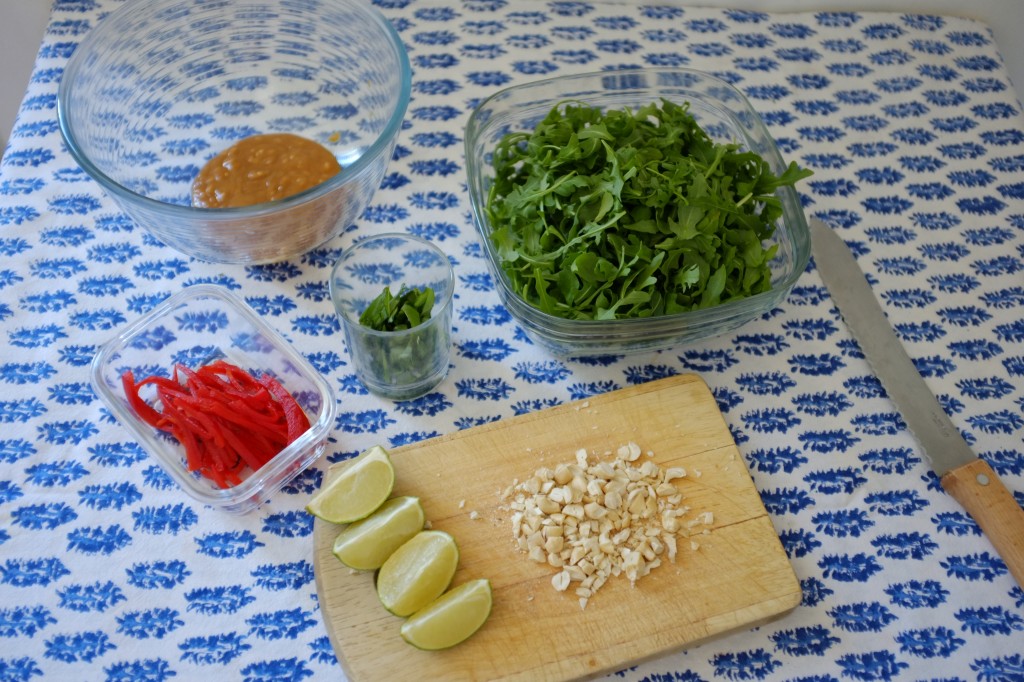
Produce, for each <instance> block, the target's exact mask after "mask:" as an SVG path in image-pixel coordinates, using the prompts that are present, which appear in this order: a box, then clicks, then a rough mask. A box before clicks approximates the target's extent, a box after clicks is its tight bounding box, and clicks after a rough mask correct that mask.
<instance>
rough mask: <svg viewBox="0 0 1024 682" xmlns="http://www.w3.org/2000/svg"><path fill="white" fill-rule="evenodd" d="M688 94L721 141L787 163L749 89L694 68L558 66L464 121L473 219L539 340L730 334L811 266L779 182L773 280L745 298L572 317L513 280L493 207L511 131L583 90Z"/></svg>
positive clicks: (776, 165) (560, 347)
mask: <svg viewBox="0 0 1024 682" xmlns="http://www.w3.org/2000/svg"><path fill="white" fill-rule="evenodd" d="M662 98H664V99H667V100H669V101H672V102H675V103H677V104H682V103H683V102H688V103H689V106H690V109H689V110H690V113H691V114H692V115H693V116H694V118H695V119H696V120H697V123H698V124H699V125H700V126H701V127H702V128H703V129H704V130H705V132H707V133H708V134H709V135H710V136H711V137H712V138H713V139H714V140H715V141H716V142H721V143H738V144H739V145H740V146H741V147H742V148H744V149H747V150H750V151H753V152H756V153H757V154H759V155H760V156H761V157H762V158H764V159H765V160H766V161H767V162H768V164H769V165H770V166H771V168H772V170H773V171H774V172H775V173H776V174H781V173H782V171H783V170H785V168H786V164H785V163H784V162H783V160H782V156H781V154H780V153H779V149H778V146H777V145H776V144H775V141H774V140H773V139H772V137H771V135H770V134H769V132H768V130H767V128H766V127H765V125H764V122H763V121H762V120H761V118H760V116H758V114H757V112H756V111H755V110H754V109H753V107H752V106H751V105H750V102H749V101H748V100H747V99H746V97H744V95H743V94H742V93H741V92H740V91H739V90H737V89H736V88H734V87H733V86H732V85H730V84H729V83H726V82H725V81H723V80H721V79H719V78H717V77H715V76H712V75H710V74H707V73H703V72H700V71H695V70H691V69H678V68H674V69H627V70H618V71H602V72H595V73H584V74H577V75H569V76H560V77H557V78H550V79H546V80H539V81H534V82H531V83H526V84H524V85H517V86H513V87H510V88H507V89H505V90H502V91H500V92H498V93H496V94H494V95H493V96H491V97H490V98H488V99H486V100H484V101H483V102H481V103H480V104H479V105H478V106H477V107H476V109H475V110H474V111H473V113H472V114H471V116H470V118H469V121H468V123H467V125H466V136H465V153H466V173H467V176H468V181H469V195H470V202H471V205H472V212H473V217H474V224H475V226H476V229H477V232H478V233H479V236H480V239H481V242H482V243H483V247H484V251H485V253H486V257H487V260H488V265H489V267H490V271H491V274H492V275H493V277H494V282H495V288H496V289H497V292H498V296H499V298H500V299H501V301H502V303H503V304H504V305H505V306H506V307H507V308H508V310H509V312H510V313H511V314H512V316H513V317H514V318H515V319H516V321H517V322H518V323H519V325H520V326H521V327H522V328H523V330H524V331H525V332H526V334H527V335H528V336H529V337H530V339H531V340H533V341H534V342H535V343H537V344H538V345H540V346H541V347H544V348H546V349H547V350H549V351H551V352H552V353H555V354H558V355H563V356H588V355H591V356H592V355H628V354H634V353H640V352H649V351H655V350H663V349H666V348H671V347H673V346H676V345H682V344H688V343H693V342H696V341H699V340H701V339H705V338H708V337H711V336H716V335H719V334H723V333H725V332H728V331H731V330H733V329H736V328H738V327H740V326H741V325H743V324H746V323H747V322H749V321H750V320H752V319H754V318H757V317H760V316H761V315H764V314H765V313H767V312H768V311H770V310H772V308H774V307H775V306H776V305H777V304H778V303H779V302H780V301H781V300H782V299H784V298H785V297H786V296H787V295H788V293H789V291H790V289H792V287H793V285H794V284H795V283H796V281H797V279H798V278H799V277H800V275H801V273H803V271H804V269H805V268H806V266H807V261H808V259H809V256H810V244H811V242H810V236H809V234H808V228H807V220H806V218H805V216H804V212H803V208H802V206H801V203H800V198H799V196H798V195H797V192H796V191H795V190H794V189H793V187H783V188H781V189H779V190H778V191H777V192H776V196H777V197H778V199H779V200H780V202H781V203H782V207H783V217H782V219H781V220H779V221H778V222H777V223H776V226H775V232H774V234H773V236H772V237H771V239H770V241H769V242H767V243H765V244H764V246H765V247H766V248H770V247H772V246H774V247H776V248H777V252H776V254H775V257H774V259H773V260H772V261H771V264H770V267H771V285H772V286H771V289H770V290H769V291H765V292H763V293H759V294H756V295H753V296H750V297H748V298H743V299H737V300H731V301H727V302H724V303H720V304H718V305H716V306H713V307H708V308H702V309H699V310H693V311H688V312H683V313H678V314H672V315H663V316H659V317H647V318H637V319H619V320H571V319H566V318H561V317H557V316H554V315H550V314H548V313H545V312H543V311H541V310H540V309H538V308H536V307H534V306H533V305H531V304H530V303H528V302H527V301H526V300H524V299H523V298H522V297H521V296H520V295H519V294H518V293H517V292H516V290H515V289H514V287H513V286H512V283H511V281H510V279H509V277H508V275H507V274H506V273H505V271H504V269H503V268H502V263H501V258H500V256H499V254H498V251H497V248H496V247H495V245H494V243H493V241H492V239H491V233H492V231H493V230H494V229H495V226H493V225H491V224H490V223H489V221H488V216H487V210H486V207H487V199H488V193H489V191H490V187H491V185H492V184H493V180H494V168H493V166H492V164H491V159H492V155H493V153H494V150H495V148H496V147H497V145H498V143H499V142H500V141H501V140H502V138H504V137H505V135H507V134H509V133H513V132H529V131H532V130H533V129H534V128H535V127H536V125H537V124H538V123H539V122H540V121H541V120H542V119H543V118H544V117H545V116H546V115H547V114H548V112H549V111H550V110H551V109H552V108H553V107H554V106H556V105H557V104H559V103H560V102H564V101H566V100H577V101H581V102H586V103H589V104H591V105H595V106H598V107H600V108H602V109H604V110H608V109H622V108H627V109H630V110H633V109H636V108H639V107H641V106H644V105H647V104H650V103H652V102H660V100H661V99H662Z"/></svg>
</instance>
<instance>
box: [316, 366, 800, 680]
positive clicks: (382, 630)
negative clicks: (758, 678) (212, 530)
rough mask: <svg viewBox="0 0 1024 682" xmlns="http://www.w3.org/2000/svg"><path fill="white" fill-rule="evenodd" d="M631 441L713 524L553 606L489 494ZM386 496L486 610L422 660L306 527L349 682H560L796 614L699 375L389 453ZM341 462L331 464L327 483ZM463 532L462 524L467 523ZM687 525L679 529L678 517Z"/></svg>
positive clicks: (746, 478)
mask: <svg viewBox="0 0 1024 682" xmlns="http://www.w3.org/2000/svg"><path fill="white" fill-rule="evenodd" d="M630 441H633V442H635V443H637V444H638V445H639V446H640V447H641V448H642V450H643V451H644V452H645V453H648V452H649V453H651V454H650V455H648V454H644V455H642V456H641V460H638V463H639V462H640V461H642V459H644V458H647V457H650V458H652V459H654V460H655V461H656V462H657V463H658V464H659V465H660V466H662V467H668V466H682V467H685V468H686V470H687V472H688V475H687V477H686V478H683V479H677V480H676V481H675V484H676V486H677V487H678V488H679V489H680V490H681V491H682V493H683V495H684V504H686V505H687V506H689V507H690V509H691V510H692V511H691V513H690V515H691V516H696V515H699V514H701V513H703V512H711V513H712V514H713V515H714V522H713V524H712V525H711V526H710V527H708V530H707V532H706V533H704V534H698V535H695V536H694V537H693V538H692V542H693V544H694V546H695V547H696V548H695V549H694V548H691V539H684V538H682V537H680V539H679V556H678V557H677V559H676V561H675V563H667V562H666V563H665V564H663V565H662V566H660V567H658V568H656V569H655V570H654V571H652V572H651V573H650V574H649V575H647V576H646V577H644V578H642V579H641V580H640V581H638V582H637V584H636V586H635V587H631V586H630V584H629V581H628V580H626V579H625V578H624V577H620V578H613V579H610V580H609V581H608V582H607V583H606V584H605V585H604V586H603V587H602V588H601V589H600V590H599V591H598V592H597V593H596V594H595V595H594V596H593V597H592V598H591V599H590V601H589V603H588V605H587V607H586V609H581V608H580V606H579V604H578V603H577V599H576V596H575V595H574V594H573V591H572V589H571V588H570V590H568V591H566V592H556V591H555V590H554V589H553V588H552V587H551V576H552V575H553V574H554V573H555V570H556V569H553V568H551V567H548V566H546V565H541V564H537V563H534V562H532V561H530V560H529V559H527V557H526V556H525V555H524V554H521V553H520V552H518V551H517V550H516V548H515V546H514V544H513V542H512V532H511V526H510V522H509V513H508V512H507V509H506V505H507V501H506V500H504V499H503V498H502V496H501V493H502V491H503V490H504V489H506V488H507V487H508V486H509V485H510V484H512V483H513V481H516V480H523V479H526V478H528V477H529V476H530V475H532V474H533V472H534V471H536V470H537V469H538V468H539V467H541V466H547V467H551V468H554V467H555V465H557V464H558V463H561V462H566V463H568V462H573V461H575V453H576V451H577V450H578V449H579V448H586V449H587V450H588V451H589V452H590V453H591V455H592V460H593V459H595V458H596V459H610V458H612V457H614V452H615V450H616V449H617V448H618V447H619V446H620V445H624V444H626V443H628V442H630ZM391 456H392V459H393V462H394V465H395V470H396V474H397V479H396V483H395V491H394V494H395V495H417V496H419V497H420V499H421V501H422V503H423V507H424V510H425V511H426V514H427V518H428V519H429V520H430V522H431V525H432V526H433V527H434V528H437V529H440V530H445V531H448V532H449V533H451V534H452V535H453V536H454V537H455V539H456V540H457V541H458V544H459V548H460V552H461V556H460V564H459V570H458V572H457V573H456V575H455V579H454V581H453V584H459V583H461V582H463V581H465V580H469V579H473V578H489V579H490V580H491V584H492V587H493V589H494V610H493V611H492V613H491V617H490V619H489V620H488V621H487V623H486V624H485V625H484V626H483V628H482V629H481V630H480V631H478V632H477V633H476V634H475V635H474V636H473V637H471V638H470V639H469V640H467V641H466V642H464V643H462V644H460V645H458V646H456V647H454V648H452V649H449V650H446V651H440V652H424V651H419V650H417V649H415V648H413V647H411V646H409V645H408V644H406V643H405V642H404V641H403V640H402V638H401V637H400V636H399V627H400V626H401V623H402V620H401V619H399V618H397V617H395V616H392V615H391V614H389V613H388V612H387V611H385V610H384V608H383V607H382V606H381V605H380V602H379V601H378V600H377V596H376V593H375V590H374V586H373V574H372V573H358V572H354V571H351V570H349V569H348V568H346V567H345V566H344V565H343V564H341V562H340V561H338V560H337V559H336V558H335V557H334V556H333V554H331V546H332V544H333V542H334V538H335V536H336V535H337V533H338V531H339V530H340V527H339V526H333V525H331V524H328V523H325V522H323V521H320V520H317V521H316V522H315V524H314V545H315V546H314V567H315V572H316V581H317V589H318V593H319V599H320V608H321V611H322V614H323V618H324V621H325V623H326V624H327V629H328V633H329V635H330V638H331V642H332V644H333V646H334V649H335V652H336V653H337V654H338V659H339V661H340V662H341V664H342V667H343V669H344V671H345V673H346V675H347V676H348V677H349V679H350V680H352V682H364V681H373V680H389V681H399V680H423V679H437V680H531V681H532V680H568V679H578V678H587V677H593V676H597V675H600V674H603V673H608V672H613V671H615V670H620V669H622V668H624V667H626V666H629V665H634V664H636V663H638V662H640V661H643V660H646V659H649V658H652V657H657V656H660V655H664V654H667V653H671V652H674V651H680V650H682V649H686V648H688V647H692V646H694V645H696V644H697V643H699V642H701V641H703V640H706V639H708V638H711V637H714V636H717V635H721V634H724V633H727V632H729V631H731V630H735V629H738V628H748V627H752V626H754V625H757V624H759V623H762V622H765V621H767V620H770V619H772V618H774V617H777V616H779V615H781V614H784V613H786V612H788V611H789V610H791V609H793V608H794V607H795V606H797V604H799V602H800V598H801V592H800V585H799V583H798V581H797V579H796V576H795V575H794V573H793V569H792V567H791V565H790V563H789V560H788V558H787V557H786V554H785V552H784V551H783V549H782V546H781V544H780V542H779V539H778V535H777V534H776V532H775V529H774V527H773V526H772V523H771V520H770V519H769V517H768V515H767V513H766V511H765V508H764V505H763V503H762V502H761V498H760V495H759V494H758V492H757V490H756V488H755V487H754V484H753V481H752V480H751V478H750V474H749V473H748V471H747V468H746V465H745V463H744V461H743V457H742V455H741V454H740V453H739V452H738V450H737V448H736V446H735V443H734V441H733V439H732V436H731V434H730V433H729V430H728V428H727V426H726V424H725V422H724V420H723V419H722V415H721V413H720V411H719V409H718V405H717V404H716V402H715V400H714V397H713V396H712V394H711V392H710V391H709V390H708V387H707V385H706V384H704V382H703V381H702V380H701V379H700V378H699V377H698V376H696V375H683V376H675V377H669V378H666V379H661V380H658V381H653V382H650V383H646V384H642V385H638V386H632V387H629V388H625V389H621V390H618V391H613V392H610V393H606V394H603V395H600V396H595V397H592V398H590V399H588V400H583V401H578V402H573V403H568V404H565V405H561V406H558V407H554V408H550V409H546V410H542V411H539V412H534V413H530V414H525V415H521V416H517V417H512V418H508V419H504V420H502V421H499V422H494V423H489V424H485V425H483V426H478V427H474V428H471V429H467V430H464V431H458V432H455V433H451V434H448V435H444V436H439V437H437V438H433V439H430V440H426V441H422V442H420V443H416V444H413V445H409V446H405V447H402V448H398V449H395V450H393V451H392V452H391ZM344 466H345V463H339V464H338V465H335V468H336V469H339V468H341V467H344ZM474 517H475V518H474ZM687 518H689V517H687Z"/></svg>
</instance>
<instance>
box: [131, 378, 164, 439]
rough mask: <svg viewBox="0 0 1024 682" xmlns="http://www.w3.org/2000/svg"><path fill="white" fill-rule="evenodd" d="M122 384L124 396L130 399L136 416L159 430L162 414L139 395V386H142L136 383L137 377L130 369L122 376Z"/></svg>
mask: <svg viewBox="0 0 1024 682" xmlns="http://www.w3.org/2000/svg"><path fill="white" fill-rule="evenodd" d="M121 384H122V385H123V386H124V394H125V397H127V398H128V404H129V405H131V407H132V409H133V410H135V414H137V415H139V418H140V419H141V420H142V421H144V422H146V423H147V424H149V425H150V426H153V427H156V428H159V427H158V426H157V424H158V423H159V422H160V413H159V412H157V411H156V410H154V409H153V407H152V406H151V405H150V404H149V403H147V402H146V401H145V400H143V399H142V397H141V396H140V395H139V386H140V385H141V384H137V383H135V375H134V374H133V373H132V371H131V370H130V369H128V370H125V372H124V374H122V375H121Z"/></svg>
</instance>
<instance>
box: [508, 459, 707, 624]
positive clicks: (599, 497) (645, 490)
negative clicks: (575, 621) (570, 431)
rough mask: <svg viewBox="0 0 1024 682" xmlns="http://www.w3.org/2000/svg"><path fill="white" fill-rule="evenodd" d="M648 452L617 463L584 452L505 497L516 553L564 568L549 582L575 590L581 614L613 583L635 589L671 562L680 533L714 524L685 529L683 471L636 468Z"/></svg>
mask: <svg viewBox="0 0 1024 682" xmlns="http://www.w3.org/2000/svg"><path fill="white" fill-rule="evenodd" d="M643 453H644V451H643V450H642V449H641V448H640V446H639V445H637V444H636V443H633V442H630V443H627V444H626V445H623V446H621V447H619V448H618V449H616V450H615V456H614V459H612V460H610V461H597V462H592V461H591V458H590V455H589V454H588V453H587V451H586V450H585V449H579V450H577V451H576V452H575V461H574V462H568V463H562V464H558V465H556V466H555V467H554V469H551V468H547V467H542V468H540V469H538V470H537V471H536V472H534V474H533V475H532V476H530V477H529V478H527V479H526V480H525V481H524V482H522V483H520V482H519V481H518V480H516V481H513V483H512V485H511V486H509V487H508V488H506V489H505V490H504V492H503V493H502V498H503V499H504V500H506V501H507V503H508V507H509V509H510V510H511V511H512V514H511V522H512V537H513V541H514V543H515V546H516V547H518V549H519V550H520V551H522V552H524V553H527V554H528V555H529V557H530V558H531V559H532V560H534V561H536V562H538V563H543V564H547V565H549V566H552V567H555V568H558V569H559V571H558V572H557V573H555V574H554V576H553V577H552V579H551V584H552V586H553V587H554V588H555V589H556V590H558V591H559V592H564V591H565V590H567V589H568V588H569V586H570V585H571V584H572V583H578V585H577V587H576V596H577V597H578V598H579V604H580V608H586V605H587V602H588V601H589V600H590V599H591V598H592V597H593V596H594V595H595V593H596V592H597V591H598V589H600V588H601V586H602V585H604V584H605V582H607V580H608V579H609V578H612V577H617V576H620V575H624V576H625V577H626V578H627V579H628V580H629V581H630V583H631V584H632V585H633V586H634V587H635V586H636V583H637V581H638V580H640V579H641V578H643V577H644V576H646V575H648V574H649V573H650V572H651V571H652V570H654V569H655V568H657V567H658V566H660V565H661V564H662V562H663V561H665V560H667V561H669V562H674V561H675V559H676V554H677V543H676V534H677V533H679V532H680V531H681V530H684V531H687V535H689V534H690V533H689V531H690V529H692V528H693V527H694V526H697V525H700V524H706V525H710V524H711V523H712V521H713V519H714V516H713V514H711V512H704V513H703V514H700V515H698V516H697V517H696V518H693V519H691V520H689V521H687V522H686V524H685V526H684V524H682V523H681V522H680V518H679V517H681V516H683V515H685V514H687V513H688V512H689V511H690V510H689V508H688V507H686V506H684V505H683V494H682V492H681V491H680V490H679V488H678V487H677V486H676V485H675V484H673V483H672V481H674V480H676V479H681V478H686V476H687V472H686V469H684V468H683V467H670V468H667V469H664V470H662V469H661V467H659V466H658V464H657V463H656V462H654V461H653V460H651V459H645V460H644V461H643V462H641V463H638V464H636V465H634V464H633V463H634V462H637V460H638V459H640V456H641V454H643ZM608 454H611V453H608ZM646 454H647V456H648V457H651V456H652V455H653V453H652V452H651V451H649V450H648V451H647V453H646Z"/></svg>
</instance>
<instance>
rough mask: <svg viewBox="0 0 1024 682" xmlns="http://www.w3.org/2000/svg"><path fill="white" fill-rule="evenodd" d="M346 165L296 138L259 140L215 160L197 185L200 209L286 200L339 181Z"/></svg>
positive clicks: (281, 135)
mask: <svg viewBox="0 0 1024 682" xmlns="http://www.w3.org/2000/svg"><path fill="white" fill-rule="evenodd" d="M340 171H341V165H340V164H339V163H338V160H337V159H336V158H334V155H333V154H331V152H330V151H328V150H327V148H326V147H324V146H323V145H321V144H319V143H317V142H314V141H313V140H309V139H306V138H304V137H301V136H299V135H293V134H291V133H268V134H263V135H253V136H251V137H247V138H244V139H242V140H239V141H238V142H236V143H235V144H233V145H231V146H230V147H228V148H227V149H225V150H224V151H222V152H221V153H219V154H217V156H215V157H213V158H212V159H210V160H209V161H208V162H206V164H205V165H204V166H203V167H202V169H201V170H200V171H199V174H198V175H197V176H196V178H195V180H194V181H193V183H192V205H193V206H196V207H198V208H229V207H237V206H253V205H255V204H262V203H266V202H269V201H276V200H278V199H284V198H285V197H290V196H293V195H295V194H298V193H300V192H303V191H305V190H307V189H309V188H311V187H315V186H317V185H319V184H320V183H322V182H324V181H326V180H328V179H330V178H332V177H334V176H335V175H337V174H338V173H339V172H340Z"/></svg>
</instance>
